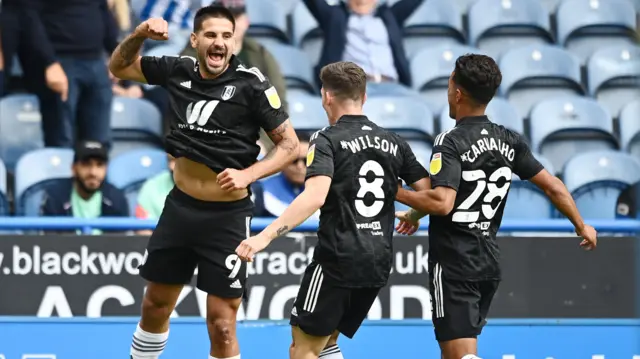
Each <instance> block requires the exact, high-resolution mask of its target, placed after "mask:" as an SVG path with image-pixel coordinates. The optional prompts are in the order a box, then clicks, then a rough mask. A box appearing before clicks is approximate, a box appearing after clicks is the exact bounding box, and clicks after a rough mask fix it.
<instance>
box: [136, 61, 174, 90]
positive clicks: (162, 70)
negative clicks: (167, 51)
mask: <svg viewBox="0 0 640 359" xmlns="http://www.w3.org/2000/svg"><path fill="white" fill-rule="evenodd" d="M178 60H179V58H178V57H175V56H162V57H155V56H142V59H141V60H140V67H141V68H142V74H143V75H144V78H145V79H146V80H147V83H148V84H149V85H159V86H166V85H167V80H168V79H169V75H170V74H171V72H172V70H173V67H174V66H175V65H176V63H177V62H178Z"/></svg>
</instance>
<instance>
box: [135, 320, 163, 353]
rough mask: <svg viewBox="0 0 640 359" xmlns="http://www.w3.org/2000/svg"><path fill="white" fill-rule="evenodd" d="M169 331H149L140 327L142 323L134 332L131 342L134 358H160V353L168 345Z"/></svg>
mask: <svg viewBox="0 0 640 359" xmlns="http://www.w3.org/2000/svg"><path fill="white" fill-rule="evenodd" d="M168 338H169V331H167V332H166V333H160V334H155V333H148V332H145V331H144V330H142V328H140V324H138V327H137V328H136V332H135V333H133V342H132V343H131V352H130V353H131V358H132V359H158V358H159V357H160V354H162V352H163V351H164V347H165V346H167V339H168Z"/></svg>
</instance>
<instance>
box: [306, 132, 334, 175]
mask: <svg viewBox="0 0 640 359" xmlns="http://www.w3.org/2000/svg"><path fill="white" fill-rule="evenodd" d="M313 176H328V177H331V178H333V148H332V146H331V142H330V141H329V139H328V138H326V137H325V136H324V135H323V134H322V133H319V134H318V135H317V137H316V138H314V139H313V140H312V141H311V143H310V144H309V151H308V152H307V176H306V178H305V179H309V178H311V177H313Z"/></svg>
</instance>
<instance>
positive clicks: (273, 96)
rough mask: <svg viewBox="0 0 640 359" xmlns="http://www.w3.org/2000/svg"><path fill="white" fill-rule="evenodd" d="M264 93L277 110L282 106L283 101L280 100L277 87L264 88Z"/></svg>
mask: <svg viewBox="0 0 640 359" xmlns="http://www.w3.org/2000/svg"><path fill="white" fill-rule="evenodd" d="M264 94H265V95H266V96H267V100H268V101H269V105H271V107H273V108H274V109H276V110H277V109H279V108H280V106H282V101H280V96H278V91H276V88H275V87H273V86H271V87H269V88H268V89H266V90H264Z"/></svg>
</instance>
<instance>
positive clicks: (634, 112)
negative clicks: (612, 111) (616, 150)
mask: <svg viewBox="0 0 640 359" xmlns="http://www.w3.org/2000/svg"><path fill="white" fill-rule="evenodd" d="M619 122H620V145H621V147H622V149H623V150H625V151H627V152H629V153H630V154H631V155H633V156H635V157H637V158H640V100H635V101H633V102H631V103H629V104H628V105H626V106H625V107H624V108H623V109H622V112H621V113H620V119H619Z"/></svg>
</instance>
